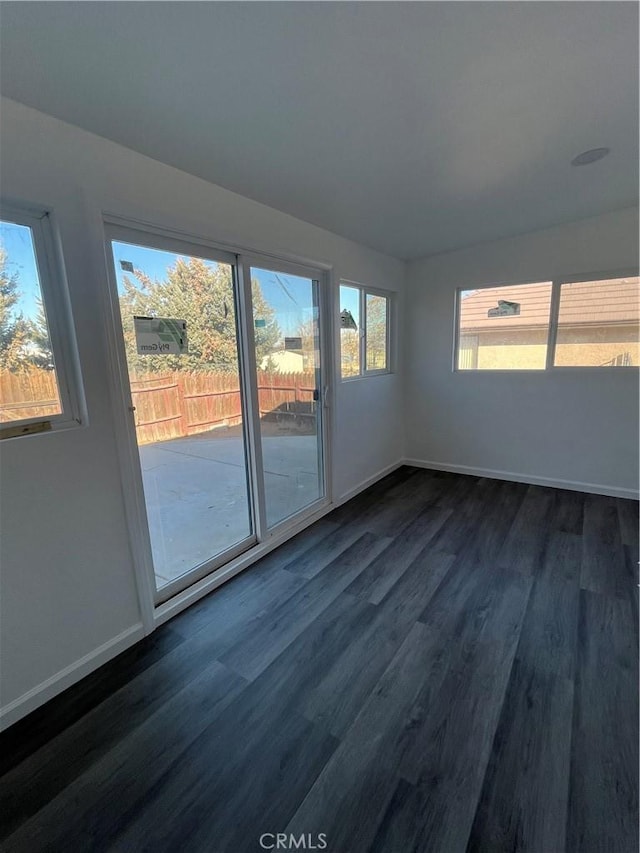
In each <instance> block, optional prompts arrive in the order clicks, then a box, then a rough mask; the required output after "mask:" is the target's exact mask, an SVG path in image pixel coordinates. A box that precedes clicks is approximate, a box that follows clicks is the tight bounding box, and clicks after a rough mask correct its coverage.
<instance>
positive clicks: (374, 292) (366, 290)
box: [337, 279, 394, 382]
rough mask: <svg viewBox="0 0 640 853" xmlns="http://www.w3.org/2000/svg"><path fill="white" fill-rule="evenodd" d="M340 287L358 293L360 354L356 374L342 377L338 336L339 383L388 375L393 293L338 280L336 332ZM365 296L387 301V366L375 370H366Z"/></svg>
mask: <svg viewBox="0 0 640 853" xmlns="http://www.w3.org/2000/svg"><path fill="white" fill-rule="evenodd" d="M341 287H350V288H352V289H353V290H357V291H358V306H359V311H360V328H359V329H358V331H359V334H360V342H359V354H360V365H359V367H360V369H359V372H358V373H357V374H355V375H354V376H343V375H342V335H341V334H340V335H339V348H340V349H339V352H338V359H337V363H338V369H339V371H340V381H341V382H353V381H355V380H358V379H364V378H365V377H367V376H384V375H386V374H388V373H393V365H392V351H391V342H392V338H391V326H392V323H393V321H394V299H393V297H394V293H393V291H390V290H381V289H380V288H376V287H369V286H368V285H366V284H359V283H358V282H355V281H348V280H347V279H340V281H339V283H338V330H339V331H340V329H341V325H340V310H341V307H340V306H341V303H340V288H341ZM367 296H381V297H383V298H384V299H386V300H387V328H386V330H385V331H386V335H385V344H386V352H387V366H386V367H381V368H377V369H375V370H367V368H366V364H367V313H366V312H367Z"/></svg>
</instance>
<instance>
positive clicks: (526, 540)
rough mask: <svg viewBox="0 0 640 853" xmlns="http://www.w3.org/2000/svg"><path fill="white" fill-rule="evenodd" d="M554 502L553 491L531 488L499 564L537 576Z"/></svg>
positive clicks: (501, 554) (528, 490)
mask: <svg viewBox="0 0 640 853" xmlns="http://www.w3.org/2000/svg"><path fill="white" fill-rule="evenodd" d="M554 502H555V498H554V495H553V489H545V488H543V487H542V486H529V487H528V488H527V493H526V495H525V497H524V500H523V502H522V504H521V506H520V509H519V511H518V514H517V516H516V518H515V520H514V522H513V525H512V527H511V530H510V531H509V534H508V536H507V538H506V540H505V542H504V545H503V547H502V548H501V549H500V553H499V554H498V563H499V564H500V565H501V566H505V567H506V568H516V569H517V570H518V571H521V572H524V573H526V574H534V573H535V572H536V571H537V569H538V568H539V566H540V563H541V561H542V557H543V555H544V549H545V547H546V542H547V536H548V535H549V530H550V525H551V517H552V511H553V506H554Z"/></svg>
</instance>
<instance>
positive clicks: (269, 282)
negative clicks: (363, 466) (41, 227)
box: [113, 241, 312, 335]
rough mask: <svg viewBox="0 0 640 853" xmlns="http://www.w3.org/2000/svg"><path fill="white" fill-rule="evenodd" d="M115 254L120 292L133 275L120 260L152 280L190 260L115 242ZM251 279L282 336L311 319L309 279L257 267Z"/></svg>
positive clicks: (253, 269) (295, 332)
mask: <svg viewBox="0 0 640 853" xmlns="http://www.w3.org/2000/svg"><path fill="white" fill-rule="evenodd" d="M113 252H114V258H115V268H116V276H117V280H118V290H119V291H120V292H122V288H123V279H124V276H126V275H129V277H130V278H131V273H127V272H126V271H123V270H122V268H121V266H120V261H129V262H131V263H132V264H133V266H134V269H139V270H142V272H144V273H146V274H147V275H148V276H150V277H151V278H156V279H160V280H161V279H164V278H165V277H166V273H167V269H168V267H170V266H173V264H175V262H176V261H177V260H178V259H183V260H188V257H187V256H186V255H178V254H174V253H173V252H166V251H163V250H160V249H149V248H146V247H144V246H134V245H132V244H130V243H120V242H116V241H114V243H113ZM210 263H211V265H212V266H215V265H216V264H215V262H214V261H211V262H210ZM251 277H252V278H253V279H257V280H258V281H259V282H260V286H261V288H262V293H263V295H264V297H265V299H266V300H267V302H268V303H269V305H271V307H272V308H273V309H274V311H275V312H276V319H277V321H278V325H279V326H280V330H281V332H282V334H283V335H296V334H297V333H298V330H299V328H300V326H301V325H302V323H304V322H305V321H307V320H308V319H310V317H311V316H312V292H311V283H310V281H309V279H306V278H301V277H299V276H294V275H287V274H284V273H274V272H271V271H270V270H262V269H256V268H252V270H251ZM177 319H180V318H177Z"/></svg>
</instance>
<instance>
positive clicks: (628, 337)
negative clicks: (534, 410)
mask: <svg viewBox="0 0 640 853" xmlns="http://www.w3.org/2000/svg"><path fill="white" fill-rule="evenodd" d="M546 359H547V329H546V328H544V329H522V330H520V329H509V330H506V329H505V331H504V332H499V331H491V332H477V333H474V332H473V331H471V330H464V331H463V332H462V333H461V335H460V356H459V362H458V366H459V367H460V368H461V369H464V368H467V369H469V368H471V369H473V368H477V369H479V370H536V369H542V368H544V366H545V364H546ZM555 363H556V365H557V366H564V367H570V366H575V367H584V366H589V367H591V366H593V367H598V366H614V365H618V366H638V364H640V345H639V344H638V331H637V328H636V327H635V326H597V327H591V328H578V327H564V328H562V329H559V330H558V341H557V344H556V357H555Z"/></svg>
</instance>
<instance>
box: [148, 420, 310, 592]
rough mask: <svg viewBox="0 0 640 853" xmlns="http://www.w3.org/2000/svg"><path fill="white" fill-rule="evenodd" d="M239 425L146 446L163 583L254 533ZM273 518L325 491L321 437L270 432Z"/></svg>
mask: <svg viewBox="0 0 640 853" xmlns="http://www.w3.org/2000/svg"><path fill="white" fill-rule="evenodd" d="M233 432H234V431H232V430H224V431H222V430H216V431H214V432H208V433H204V434H203V435H195V436H191V437H189V438H177V439H173V440H171V441H164V442H158V443H156V444H147V445H143V446H141V447H140V459H141V463H142V474H143V481H144V491H145V498H146V504H147V515H148V519H149V530H150V534H151V545H152V551H153V562H154V567H155V574H156V579H157V584H158V587H162V586H164V585H165V584H167V583H168V582H169V581H172V580H174V579H175V578H177V577H180V576H181V575H183V574H185V572H188V571H190V570H191V569H193V568H194V567H195V566H197V565H199V564H200V563H202V562H204V561H205V560H208V559H210V558H211V557H214V556H215V555H216V554H219V553H221V552H222V551H224V550H226V549H228V548H230V547H232V546H233V545H235V544H236V543H237V542H240V541H242V540H243V539H245V538H247V537H248V536H249V535H250V534H251V525H250V513H249V502H248V497H247V495H248V485H247V473H246V466H245V452H244V444H243V440H242V436H241V435H238V434H233ZM262 449H263V450H262V452H263V457H264V469H265V492H266V503H267V520H268V523H269V525H270V526H271V525H273V524H275V523H277V522H278V521H281V520H282V519H284V518H286V517H288V516H290V515H292V514H293V513H294V512H297V511H298V510H300V509H302V508H303V507H305V506H307V505H308V504H310V503H312V502H313V501H314V500H317V499H318V497H319V496H320V489H319V478H318V455H317V452H318V451H317V442H316V437H315V435H296V434H285V435H271V436H270V435H266V436H265V435H263V439H262Z"/></svg>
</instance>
